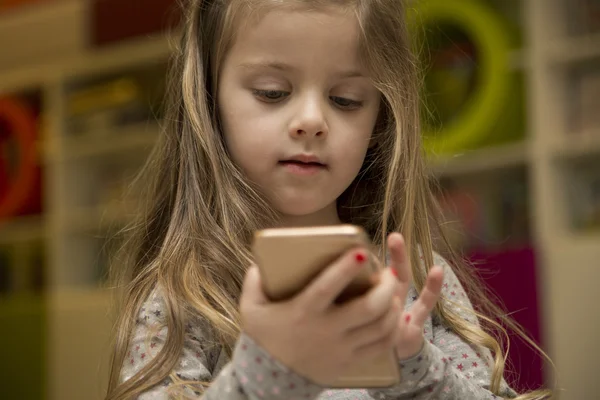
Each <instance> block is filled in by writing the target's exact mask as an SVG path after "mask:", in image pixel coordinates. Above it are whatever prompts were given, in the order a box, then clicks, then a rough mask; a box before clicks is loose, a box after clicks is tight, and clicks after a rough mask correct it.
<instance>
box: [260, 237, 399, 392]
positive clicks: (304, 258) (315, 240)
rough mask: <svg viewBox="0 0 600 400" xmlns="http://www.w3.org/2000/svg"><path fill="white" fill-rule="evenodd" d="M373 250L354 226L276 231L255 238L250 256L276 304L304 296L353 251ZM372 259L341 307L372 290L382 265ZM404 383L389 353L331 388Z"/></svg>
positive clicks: (346, 292) (345, 294)
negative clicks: (326, 269)
mask: <svg viewBox="0 0 600 400" xmlns="http://www.w3.org/2000/svg"><path fill="white" fill-rule="evenodd" d="M359 246H362V247H365V248H367V249H371V248H372V244H371V241H370V240H369V237H368V235H367V234H366V232H365V231H364V230H363V229H362V228H361V227H358V226H354V225H335V226H323V227H307V228H273V229H265V230H261V231H258V232H256V234H255V236H254V243H253V246H252V251H253V254H254V257H255V262H256V264H257V265H258V268H259V270H260V274H261V279H262V284H263V290H264V291H265V294H266V295H267V297H269V298H270V299H271V300H273V301H281V300H286V299H289V298H291V297H293V296H295V295H296V294H298V293H300V292H301V291H302V289H304V288H305V287H306V286H307V285H308V284H309V283H310V282H311V281H312V280H313V279H314V278H316V277H317V275H319V273H320V272H321V271H323V269H325V268H326V267H327V266H329V265H330V264H331V263H332V262H334V261H335V260H336V259H338V258H339V257H340V256H341V255H342V254H343V253H345V252H346V251H348V250H350V249H352V248H355V247H359ZM370 257H372V256H371V255H370V256H369V259H368V260H367V266H366V268H363V269H362V271H361V272H360V273H359V274H358V275H357V276H356V277H355V279H354V280H353V281H352V282H351V283H350V284H349V285H348V287H347V288H346V289H345V290H344V291H343V292H342V294H341V295H340V296H339V297H338V299H337V300H336V302H338V303H343V302H345V301H348V300H350V299H352V298H355V297H357V296H360V295H362V294H365V293H366V292H367V291H368V290H369V289H370V288H371V287H372V286H373V279H372V278H373V274H374V273H376V272H377V270H378V265H379V264H378V263H376V262H375V261H374V260H372V259H371V258H370ZM399 382H400V368H399V362H398V359H397V358H396V354H395V351H393V350H390V352H389V353H388V354H384V355H382V356H381V357H379V358H377V359H373V360H372V361H371V362H370V363H369V364H368V365H366V364H365V365H356V366H353V367H352V368H351V369H350V370H349V371H348V372H347V373H345V374H344V376H340V377H339V378H338V379H336V381H334V382H328V385H327V386H329V387H331V388H383V387H390V386H393V385H395V384H397V383H399Z"/></svg>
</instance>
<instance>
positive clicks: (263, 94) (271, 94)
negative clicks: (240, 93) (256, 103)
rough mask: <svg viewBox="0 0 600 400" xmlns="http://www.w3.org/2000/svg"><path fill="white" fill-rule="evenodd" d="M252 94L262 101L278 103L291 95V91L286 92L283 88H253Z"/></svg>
mask: <svg viewBox="0 0 600 400" xmlns="http://www.w3.org/2000/svg"><path fill="white" fill-rule="evenodd" d="M252 94H254V96H256V97H258V99H260V100H261V101H264V102H266V103H277V102H278V101H281V100H283V99H285V98H286V97H288V96H289V95H290V93H289V92H284V91H283V90H259V89H254V90H252Z"/></svg>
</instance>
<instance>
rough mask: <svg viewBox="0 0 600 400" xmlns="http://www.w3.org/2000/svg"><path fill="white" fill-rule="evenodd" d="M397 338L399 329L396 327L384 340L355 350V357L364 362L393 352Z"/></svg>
mask: <svg viewBox="0 0 600 400" xmlns="http://www.w3.org/2000/svg"><path fill="white" fill-rule="evenodd" d="M397 336H398V328H397V326H396V328H395V329H394V330H392V332H391V333H389V334H388V335H387V336H385V337H384V338H382V339H380V340H378V341H376V342H373V343H370V344H367V345H366V346H362V347H359V348H357V349H356V350H354V355H355V356H356V357H358V358H361V359H362V360H364V361H368V360H371V359H373V358H375V357H378V356H381V355H382V354H385V353H387V352H390V351H393V349H394V348H395V347H396V343H397V341H396V338H397Z"/></svg>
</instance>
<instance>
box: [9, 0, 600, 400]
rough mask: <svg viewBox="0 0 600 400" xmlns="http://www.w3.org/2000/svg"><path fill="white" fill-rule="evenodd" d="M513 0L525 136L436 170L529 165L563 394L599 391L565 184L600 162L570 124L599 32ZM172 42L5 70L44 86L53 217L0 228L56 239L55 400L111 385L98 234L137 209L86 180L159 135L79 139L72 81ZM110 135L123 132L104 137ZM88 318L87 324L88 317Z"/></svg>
mask: <svg viewBox="0 0 600 400" xmlns="http://www.w3.org/2000/svg"><path fill="white" fill-rule="evenodd" d="M513 3H514V4H518V5H519V6H521V7H522V8H523V13H522V14H523V18H524V27H525V32H524V36H525V39H526V44H525V49H526V50H519V51H515V52H514V53H513V54H511V57H510V60H511V61H510V63H511V65H512V66H513V68H516V69H519V70H521V71H523V73H524V74H525V77H526V83H527V94H528V104H527V114H528V118H527V119H528V123H529V126H528V131H527V135H526V140H525V141H523V142H518V143H513V144H506V145H501V146H498V147H494V148H488V149H482V150H476V151H472V152H467V153H465V154H460V155H456V156H454V157H449V158H443V159H438V160H436V161H435V162H434V163H433V164H432V169H433V172H434V173H435V174H436V175H438V176H440V177H453V176H465V175H469V176H476V175H479V176H481V177H482V178H484V179H485V177H488V176H492V175H493V174H494V173H496V172H498V171H503V170H510V169H518V170H524V171H526V172H527V174H528V177H529V183H530V192H531V196H530V197H531V204H530V210H532V214H533V215H532V218H533V219H532V220H533V229H532V231H533V239H534V242H535V245H536V247H537V249H538V251H539V256H540V263H541V265H540V268H539V271H540V272H541V274H542V277H541V279H542V282H541V289H542V290H543V302H542V305H543V312H544V339H545V342H546V344H547V348H548V350H549V352H550V355H551V356H552V358H553V359H554V361H555V362H556V364H557V366H558V371H559V376H558V378H559V384H560V385H561V386H562V387H564V388H566V390H565V392H564V393H562V394H561V399H565V400H571V399H573V400H574V399H583V398H591V397H590V395H591V393H593V392H590V390H592V389H594V388H595V385H594V383H595V379H596V378H595V376H593V371H595V367H596V360H595V358H594V357H593V356H597V355H598V354H600V345H599V344H598V342H597V336H598V334H600V314H599V313H597V312H595V311H594V304H597V303H600V292H599V291H598V290H597V289H596V286H597V282H598V281H600V262H599V261H598V260H600V234H580V233H575V232H573V231H572V229H571V228H570V225H569V222H568V221H569V215H568V210H569V205H568V196H567V195H566V193H567V192H568V191H569V185H568V182H569V179H570V175H569V173H570V172H569V171H571V167H572V166H573V165H575V164H577V163H579V162H580V161H581V160H582V159H585V160H587V161H586V162H588V163H590V162H591V163H593V162H596V163H597V164H596V165H597V166H598V167H600V131H599V132H593V133H590V134H588V135H585V137H587V139H585V140H584V139H581V140H580V139H579V136H575V135H573V132H569V127H568V123H567V121H568V119H569V116H568V113H569V97H568V90H569V77H570V75H569V71H570V70H571V69H572V68H574V67H575V66H577V65H579V64H582V63H586V62H588V61H591V60H594V59H600V35H592V36H587V37H573V36H570V35H569V34H568V32H567V28H566V22H565V18H566V15H567V13H566V11H567V7H568V0H520V1H514V2H513ZM172 42H173V41H172V38H170V37H162V36H160V37H148V38H142V39H136V40H131V41H128V42H126V43H122V44H118V45H115V46H111V47H110V48H106V49H102V50H97V51H85V52H83V51H82V52H79V53H76V54H70V55H68V56H65V57H64V58H61V59H58V60H56V61H54V62H52V63H47V62H45V63H43V65H31V66H28V67H23V68H19V69H16V70H14V71H4V72H0V94H10V93H19V92H23V91H27V90H30V89H41V90H42V93H43V106H44V110H45V112H44V113H45V118H44V120H45V130H44V136H43V139H42V141H41V144H40V149H41V150H40V151H41V153H42V154H43V163H44V171H45V176H44V182H45V185H44V186H45V188H46V193H45V211H46V212H45V215H44V217H40V218H37V217H26V218H18V219H15V220H14V221H11V222H9V223H5V224H3V225H0V243H12V242H23V241H32V240H43V241H44V243H45V245H46V250H47V254H48V256H47V257H48V262H47V264H48V268H49V271H48V272H49V274H48V278H49V288H50V290H49V294H48V298H49V316H50V319H49V327H48V329H49V344H48V348H49V357H48V367H47V370H48V371H49V374H50V375H49V376H48V379H47V381H48V396H47V398H48V399H49V400H58V399H60V400H69V399H80V398H88V399H94V398H97V399H99V398H101V395H100V393H102V390H103V387H104V385H105V381H104V380H103V379H104V378H105V374H98V373H97V371H98V365H97V364H98V363H97V360H98V358H101V359H102V362H103V364H102V371H104V369H105V368H106V362H107V359H108V352H109V349H108V342H107V335H106V333H107V332H108V330H109V329H110V323H109V322H110V320H109V318H108V316H107V315H106V304H107V302H108V294H107V292H106V291H105V290H104V289H101V288H99V287H98V286H97V285H96V283H95V282H97V275H96V274H97V271H95V270H93V269H94V267H93V266H94V265H96V261H97V258H98V252H97V251H98V246H97V244H98V239H99V238H101V237H102V235H105V234H106V232H107V230H109V228H111V227H116V226H119V225H121V224H122V222H123V221H124V220H126V219H127V211H126V210H124V209H121V208H120V207H119V206H118V205H116V206H115V205H114V204H112V203H111V204H105V203H99V204H94V203H93V202H89V201H88V202H85V201H81V202H78V201H79V200H81V199H80V197H81V196H83V197H85V196H84V194H85V192H86V191H87V190H88V189H89V184H90V182H87V183H86V182H85V179H84V178H85V177H86V176H88V175H86V174H87V170H86V168H87V166H90V165H93V164H95V163H100V164H101V163H102V162H104V161H105V160H111V161H112V160H117V159H123V158H129V155H130V154H140V153H143V152H144V151H146V150H148V149H149V148H150V147H151V146H152V144H153V141H154V140H155V138H156V137H157V136H158V128H157V126H156V125H155V124H152V123H147V124H139V125H134V126H130V127H127V128H124V129H122V130H120V131H118V132H104V133H102V132H97V134H96V135H94V136H95V137H96V138H100V139H98V140H94V141H90V140H73V138H70V137H69V136H68V135H67V134H66V132H67V128H66V121H65V115H66V111H65V108H66V103H65V102H66V92H67V88H68V87H69V85H71V84H72V83H73V82H76V81H79V80H85V79H88V78H92V77H94V76H104V75H110V74H112V73H117V72H119V71H122V70H125V69H130V68H137V67H143V66H149V65H153V64H159V63H161V62H163V61H165V60H166V58H167V57H168V55H169V44H170V43H172ZM599 96H600V93H599ZM598 129H599V130H600V127H598ZM109 136H110V137H111V138H118V140H116V139H115V140H102V137H109ZM108 156H110V157H108ZM74 166H76V167H74ZM91 183H92V186H93V182H91ZM86 185H87V186H86ZM109 234H110V233H109ZM83 318H86V321H87V322H86V324H88V325H86V326H84V325H83V322H82V321H83ZM94 327H95V328H94ZM85 335H92V336H91V337H93V339H90V340H93V341H95V342H91V341H90V340H88V341H85V340H82V337H83V336H85ZM90 347H93V348H92V349H90ZM74 377H76V379H75V378H74ZM98 377H99V378H98ZM98 379H99V380H98ZM90 390H92V393H90Z"/></svg>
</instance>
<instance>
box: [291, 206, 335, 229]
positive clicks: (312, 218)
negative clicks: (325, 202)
mask: <svg viewBox="0 0 600 400" xmlns="http://www.w3.org/2000/svg"><path fill="white" fill-rule="evenodd" d="M339 224H341V221H340V218H339V216H338V214H337V206H336V204H335V203H333V204H331V205H330V206H327V207H325V208H323V209H321V210H319V211H317V212H315V213H312V214H307V215H288V214H284V215H282V216H281V220H280V223H279V227H282V228H283V227H304V226H326V225H339Z"/></svg>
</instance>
